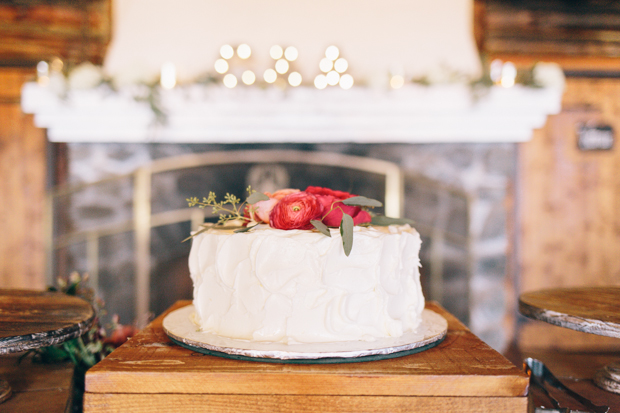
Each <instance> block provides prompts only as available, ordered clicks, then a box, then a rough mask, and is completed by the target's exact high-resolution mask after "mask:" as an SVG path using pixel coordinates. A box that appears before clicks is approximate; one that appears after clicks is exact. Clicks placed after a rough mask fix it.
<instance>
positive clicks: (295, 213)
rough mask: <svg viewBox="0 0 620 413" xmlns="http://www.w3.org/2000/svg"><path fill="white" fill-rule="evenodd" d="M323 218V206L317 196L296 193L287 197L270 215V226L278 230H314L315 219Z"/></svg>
mask: <svg viewBox="0 0 620 413" xmlns="http://www.w3.org/2000/svg"><path fill="white" fill-rule="evenodd" d="M322 216H323V205H322V204H321V203H320V202H319V200H318V199H317V197H316V196H314V195H312V194H308V193H306V192H295V193H292V194H290V195H287V196H285V197H284V198H282V199H281V200H280V202H278V203H277V204H276V206H275V207H274V208H273V209H272V210H271V214H269V225H271V227H273V228H277V229H312V228H314V227H313V226H312V224H311V223H310V221H311V220H313V219H318V220H320V219H321V217H322Z"/></svg>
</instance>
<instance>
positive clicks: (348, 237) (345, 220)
mask: <svg viewBox="0 0 620 413" xmlns="http://www.w3.org/2000/svg"><path fill="white" fill-rule="evenodd" d="M340 235H341V236H342V246H343V247H344V255H346V256H347V257H348V256H349V254H350V253H351V249H352V248H353V218H351V215H349V214H346V213H344V212H343V213H342V221H340Z"/></svg>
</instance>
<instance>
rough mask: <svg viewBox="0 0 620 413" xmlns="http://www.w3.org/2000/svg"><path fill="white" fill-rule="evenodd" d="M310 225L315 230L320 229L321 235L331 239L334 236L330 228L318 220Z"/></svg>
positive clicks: (313, 220) (314, 220) (312, 221)
mask: <svg viewBox="0 0 620 413" xmlns="http://www.w3.org/2000/svg"><path fill="white" fill-rule="evenodd" d="M310 223H311V224H312V226H313V227H314V228H316V229H318V230H319V232H320V233H321V234H325V235H327V236H328V237H330V238H331V236H332V234H331V232H329V228H327V225H325V224H324V223H322V222H321V221H319V220H317V219H311V220H310Z"/></svg>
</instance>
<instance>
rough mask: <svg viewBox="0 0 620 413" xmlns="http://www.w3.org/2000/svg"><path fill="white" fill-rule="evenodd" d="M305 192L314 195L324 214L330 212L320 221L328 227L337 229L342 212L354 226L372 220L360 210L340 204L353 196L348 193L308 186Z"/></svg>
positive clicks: (365, 212)
mask: <svg viewBox="0 0 620 413" xmlns="http://www.w3.org/2000/svg"><path fill="white" fill-rule="evenodd" d="M306 192H309V193H313V194H315V196H316V197H317V198H318V199H319V202H320V203H321V204H322V205H323V209H324V210H325V211H326V212H327V211H330V210H331V212H329V213H328V214H327V215H326V216H325V217H323V220H322V221H323V223H324V224H325V225H327V226H328V227H339V226H340V221H342V213H343V212H345V213H346V214H348V215H350V216H351V217H352V218H353V224H354V225H359V224H363V223H365V222H370V221H371V219H372V217H371V216H370V214H369V213H368V212H367V211H364V210H363V209H362V208H360V207H357V206H350V205H345V204H343V203H342V201H344V200H345V199H348V198H352V197H354V196H355V195H352V194H350V193H348V192H344V191H334V190H333V189H329V188H321V187H320V186H309V187H308V188H306ZM332 208H333V209H332Z"/></svg>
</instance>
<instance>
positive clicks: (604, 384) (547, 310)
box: [519, 287, 620, 393]
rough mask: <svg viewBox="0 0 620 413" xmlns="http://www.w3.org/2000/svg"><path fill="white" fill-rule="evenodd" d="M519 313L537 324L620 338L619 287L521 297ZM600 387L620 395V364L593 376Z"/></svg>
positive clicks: (532, 293)
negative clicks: (543, 323)
mask: <svg viewBox="0 0 620 413" xmlns="http://www.w3.org/2000/svg"><path fill="white" fill-rule="evenodd" d="M519 311H520V312H521V314H523V315H524V316H526V317H529V318H532V319H534V320H540V321H545V322H547V323H550V324H553V325H556V326H560V327H565V328H570V329H572V330H576V331H582V332H584V333H591V334H597V335H601V336H608V337H617V338H620V287H581V288H558V289H551V290H542V291H535V292H530V293H525V294H522V295H521V297H520V298H519ZM594 382H595V383H596V385H597V386H599V387H601V388H603V389H605V390H608V391H611V392H614V393H620V362H614V363H611V364H609V365H607V366H605V367H604V368H602V369H600V370H599V371H598V372H597V373H596V375H595V376H594Z"/></svg>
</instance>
